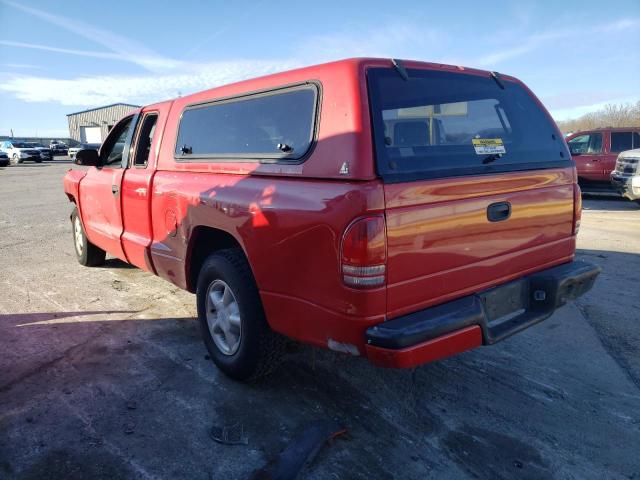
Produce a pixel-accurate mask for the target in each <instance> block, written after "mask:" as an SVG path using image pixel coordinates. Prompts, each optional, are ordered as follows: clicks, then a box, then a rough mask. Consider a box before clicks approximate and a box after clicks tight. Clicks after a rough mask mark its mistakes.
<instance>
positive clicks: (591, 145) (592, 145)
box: [568, 133, 602, 155]
mask: <svg viewBox="0 0 640 480" xmlns="http://www.w3.org/2000/svg"><path fill="white" fill-rule="evenodd" d="M568 143H569V150H570V151H571V154H572V155H583V154H586V155H592V154H597V153H602V134H601V133H591V134H587V135H580V136H579V137H576V138H572V139H571V140H569V142H568Z"/></svg>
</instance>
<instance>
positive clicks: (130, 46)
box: [0, 0, 180, 71]
mask: <svg viewBox="0 0 640 480" xmlns="http://www.w3.org/2000/svg"><path fill="white" fill-rule="evenodd" d="M0 1H1V2H2V3H4V4H5V5H9V6H10V7H13V8H16V9H18V10H22V11H23V12H25V13H27V14H28V15H31V16H33V17H36V18H39V19H40V20H43V21H45V22H47V23H50V24H52V25H55V26H57V27H60V28H62V29H64V30H67V31H69V32H72V33H75V34H76V35H79V36H81V37H83V38H85V39H87V40H90V41H93V42H95V43H97V44H99V45H102V46H104V47H105V48H107V49H108V50H110V51H111V52H113V53H115V54H117V55H118V58H120V59H123V60H127V61H130V62H132V63H135V64H137V65H140V66H141V67H143V68H145V69H147V70H151V71H157V70H162V69H165V68H175V67H177V66H178V65H179V64H180V62H179V61H176V60H174V59H171V58H168V57H165V56H162V55H160V54H158V53H156V52H154V51H153V50H151V49H149V48H147V47H145V46H144V45H142V44H141V43H139V42H136V41H133V40H130V39H128V38H125V37H123V36H121V35H117V34H115V33H112V32H110V31H108V30H105V29H102V28H99V27H96V26H93V25H91V24H89V23H86V22H79V21H76V20H74V19H73V18H69V17H64V16H62V15H56V14H53V13H49V12H46V11H44V10H42V9H39V8H31V7H27V6H26V5H20V4H18V3H14V2H12V1H9V0H0ZM67 53H69V52H67Z"/></svg>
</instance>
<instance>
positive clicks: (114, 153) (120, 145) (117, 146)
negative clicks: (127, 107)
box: [100, 117, 132, 167]
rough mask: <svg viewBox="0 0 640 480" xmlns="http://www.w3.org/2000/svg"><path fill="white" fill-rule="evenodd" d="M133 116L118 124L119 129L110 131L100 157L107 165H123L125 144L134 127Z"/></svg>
mask: <svg viewBox="0 0 640 480" xmlns="http://www.w3.org/2000/svg"><path fill="white" fill-rule="evenodd" d="M131 121H132V117H129V118H127V119H126V120H124V121H122V122H121V123H119V124H118V126H117V129H116V130H114V131H112V132H110V134H109V136H108V137H107V139H106V140H105V142H104V146H103V148H102V151H101V152H100V157H101V159H102V164H103V165H104V166H106V167H121V166H122V156H123V154H124V146H125V143H126V141H127V138H128V136H129V131H130V130H131V127H132V122H131Z"/></svg>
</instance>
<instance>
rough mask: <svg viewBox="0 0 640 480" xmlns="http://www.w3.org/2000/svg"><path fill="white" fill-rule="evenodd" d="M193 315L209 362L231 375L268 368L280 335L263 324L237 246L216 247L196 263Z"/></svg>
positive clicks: (243, 376)
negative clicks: (197, 268)
mask: <svg viewBox="0 0 640 480" xmlns="http://www.w3.org/2000/svg"><path fill="white" fill-rule="evenodd" d="M196 301H197V304H198V320H199V324H200V330H201V333H202V337H203V339H204V343H205V345H206V347H207V350H208V351H209V354H210V356H211V358H212V359H213V361H214V363H215V364H216V365H217V366H218V368H219V369H220V370H222V371H223V372H224V373H225V374H226V375H228V376H229V377H231V378H235V379H236V380H247V379H255V378H258V377H261V376H264V375H267V374H269V373H271V372H272V371H273V370H274V369H275V368H276V367H277V365H278V363H279V359H280V357H281V355H282V353H283V350H284V339H283V338H282V337H280V336H279V335H278V334H276V333H275V332H273V331H272V330H271V329H270V328H269V325H268V324H267V321H266V318H265V314H264V310H263V308H262V302H261V301H260V295H259V294H258V288H257V287H256V284H255V280H254V278H253V275H252V273H251V269H250V267H249V264H248V262H247V260H246V258H245V256H244V254H243V252H242V250H240V249H228V250H221V251H219V252H217V253H215V254H213V255H211V256H210V257H209V258H208V259H207V260H206V261H205V263H204V265H203V266H202V269H201V270H200V275H199V276H198V286H197V290H196Z"/></svg>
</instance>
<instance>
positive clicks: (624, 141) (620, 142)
mask: <svg viewBox="0 0 640 480" xmlns="http://www.w3.org/2000/svg"><path fill="white" fill-rule="evenodd" d="M632 148H633V136H632V134H631V132H611V151H612V152H614V153H619V152H624V151H625V150H631V149H632Z"/></svg>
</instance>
